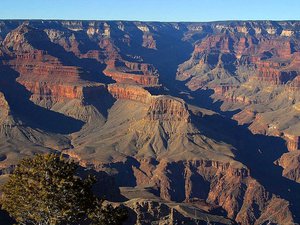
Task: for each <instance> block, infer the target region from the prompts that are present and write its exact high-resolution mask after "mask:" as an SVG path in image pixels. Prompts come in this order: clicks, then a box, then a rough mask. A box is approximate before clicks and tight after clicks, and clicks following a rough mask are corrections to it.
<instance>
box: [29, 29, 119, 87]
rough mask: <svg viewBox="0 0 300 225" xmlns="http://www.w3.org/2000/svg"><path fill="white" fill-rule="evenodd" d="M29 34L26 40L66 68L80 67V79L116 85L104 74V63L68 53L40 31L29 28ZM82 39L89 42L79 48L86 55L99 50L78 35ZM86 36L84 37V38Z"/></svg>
mask: <svg viewBox="0 0 300 225" xmlns="http://www.w3.org/2000/svg"><path fill="white" fill-rule="evenodd" d="M28 29H29V32H28V33H26V38H27V40H28V41H29V43H30V44H31V45H32V46H33V47H34V48H36V49H39V50H42V51H46V52H47V54H49V55H51V56H54V57H56V58H58V59H59V61H60V62H62V64H63V65H65V66H75V67H79V68H80V69H81V70H82V71H81V74H80V77H81V78H82V79H84V80H87V81H92V82H100V83H105V84H109V83H114V81H113V79H111V78H110V77H107V76H105V75H104V74H103V70H104V69H105V68H106V65H105V64H104V63H100V62H99V61H97V60H96V59H91V58H79V57H77V56H76V55H75V54H74V53H73V52H67V51H66V50H65V49H64V48H63V47H62V46H60V45H58V44H55V43H53V42H51V41H50V39H49V37H48V36H47V34H46V33H45V32H44V31H43V30H40V29H36V28H34V27H31V26H28ZM76 35H77V36H78V35H79V36H80V38H84V37H85V40H88V41H87V42H88V44H86V45H84V46H82V43H81V42H79V44H80V43H81V45H79V48H80V49H81V50H83V51H84V53H86V52H87V51H88V50H99V48H98V49H97V47H96V46H95V45H94V44H93V43H92V42H91V41H89V37H88V36H87V34H84V33H82V32H81V33H79V34H78V33H76ZM83 36H84V37H83Z"/></svg>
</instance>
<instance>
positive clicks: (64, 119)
mask: <svg viewBox="0 0 300 225" xmlns="http://www.w3.org/2000/svg"><path fill="white" fill-rule="evenodd" d="M0 68H1V72H0V91H1V92H3V94H4V95H5V98H6V100H7V101H8V103H9V106H10V108H11V111H12V113H13V115H14V116H15V117H16V118H18V119H20V120H21V121H22V122H23V123H25V124H24V125H26V126H29V127H32V128H35V129H42V130H44V131H48V132H53V133H60V134H70V133H73V132H76V131H79V130H80V129H81V127H82V126H83V124H84V123H83V122H82V121H79V120H76V119H74V118H71V117H68V116H65V115H63V114H61V113H57V112H54V111H51V110H47V109H45V108H43V107H40V106H38V105H35V104H34V103H33V102H31V101H30V100H29V99H30V95H31V93H30V92H28V91H27V90H26V89H25V87H23V86H22V85H21V84H19V83H18V82H17V81H16V78H17V77H18V76H19V74H18V73H17V72H16V71H15V70H13V69H11V68H10V67H9V66H3V65H0Z"/></svg>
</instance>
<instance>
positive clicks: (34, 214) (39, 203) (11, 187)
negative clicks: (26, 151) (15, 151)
mask: <svg viewBox="0 0 300 225" xmlns="http://www.w3.org/2000/svg"><path fill="white" fill-rule="evenodd" d="M77 168H78V165H77V164H76V163H75V162H73V161H71V160H65V159H63V158H62V157H61V156H59V155H55V154H45V155H41V154H39V155H36V156H35V157H33V158H25V159H23V160H22V161H21V162H20V163H19V164H18V165H17V166H16V168H15V170H14V172H13V173H12V174H11V175H10V177H9V180H8V181H7V183H6V184H4V185H3V187H2V190H1V191H2V198H1V204H2V209H3V210H5V211H7V212H8V213H9V214H10V216H11V217H13V218H14V219H15V220H16V221H17V222H18V224H21V225H62V224H79V223H78V221H82V220H85V219H87V217H88V215H89V214H92V215H94V216H92V219H93V218H95V215H97V213H101V210H100V209H101V207H102V201H101V200H98V199H97V197H96V196H95V195H94V194H93V193H92V191H91V187H92V185H93V184H94V183H95V181H96V179H95V178H94V177H92V176H89V177H87V178H86V179H82V178H80V177H79V176H76V170H77ZM95 212H96V213H95ZM102 212H111V214H109V213H106V217H110V216H111V217H114V209H113V208H109V211H107V210H106V211H105V210H104V211H103V210H102ZM101 218H102V217H101ZM112 221H118V220H113V219H112ZM94 224H96V223H94ZM99 224H100V223H99ZM111 224H118V223H111Z"/></svg>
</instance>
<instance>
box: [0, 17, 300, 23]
mask: <svg viewBox="0 0 300 225" xmlns="http://www.w3.org/2000/svg"><path fill="white" fill-rule="evenodd" d="M20 20H21V21H23V20H24V21H99V22H101V21H103V22H105V21H109V22H151V23H217V22H262V21H268V22H300V19H225V20H207V21H163V20H126V19H124V20H122V19H50V18H47V19H35V18H34V19H28V18H19V19H11V18H10V19H7V18H6V19H3V18H0V21H20Z"/></svg>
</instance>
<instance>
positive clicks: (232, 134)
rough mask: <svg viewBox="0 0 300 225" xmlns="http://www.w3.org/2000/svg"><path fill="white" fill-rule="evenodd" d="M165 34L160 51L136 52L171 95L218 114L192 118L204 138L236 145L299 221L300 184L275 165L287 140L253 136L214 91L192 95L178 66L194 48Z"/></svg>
mask: <svg viewBox="0 0 300 225" xmlns="http://www.w3.org/2000/svg"><path fill="white" fill-rule="evenodd" d="M165 32H166V33H164V34H163V35H160V36H156V37H155V38H156V40H157V44H158V50H149V49H145V48H141V47H140V46H138V45H139V44H140V43H137V44H136V46H134V49H135V50H136V49H137V51H138V52H139V54H141V55H142V56H143V57H144V58H145V59H146V60H145V61H146V62H149V63H151V64H153V65H154V66H155V67H156V68H158V70H159V74H160V77H159V80H160V83H161V84H162V85H163V86H164V87H166V88H167V89H168V94H170V95H173V96H176V97H180V98H182V99H184V100H185V101H186V102H187V103H188V104H192V105H195V106H198V107H202V108H207V109H211V110H213V111H216V112H218V113H219V114H215V115H212V116H204V117H199V116H197V117H196V116H192V122H193V124H195V125H196V126H197V127H198V129H199V130H200V131H201V132H202V134H203V135H205V136H207V137H210V138H212V139H214V140H217V141H220V142H222V141H223V142H226V143H229V144H231V145H232V146H234V147H235V149H236V151H235V154H236V159H237V160H238V161H240V162H242V163H243V164H245V165H246V166H247V167H248V168H249V170H250V175H251V176H252V177H253V178H255V179H257V180H258V181H259V182H260V183H261V184H262V185H263V186H264V187H265V188H266V189H267V191H269V192H270V193H272V194H275V195H277V196H280V197H281V198H283V199H286V200H288V201H289V202H290V204H291V210H292V212H293V214H294V215H295V216H296V218H295V220H296V222H299V220H300V218H299V217H300V184H298V183H296V182H295V181H292V180H289V179H287V178H285V177H283V176H282V168H281V167H279V166H276V165H275V164H274V161H275V160H277V159H278V158H279V157H280V156H281V155H282V154H283V153H285V152H287V147H286V144H285V141H284V140H283V139H281V138H279V137H269V136H265V135H254V134H252V133H251V132H250V131H249V130H248V129H247V127H245V126H239V125H238V124H237V122H236V121H234V120H232V119H231V117H232V116H233V115H234V114H236V113H237V112H238V111H239V110H236V111H231V112H230V111H229V112H223V111H222V110H221V109H220V107H221V105H222V102H221V101H213V99H212V98H211V95H212V94H213V91H212V90H198V91H194V92H191V91H190V90H189V89H188V88H187V87H186V86H185V82H180V81H177V80H176V72H177V68H178V65H179V64H181V63H183V62H184V61H186V60H188V58H189V57H190V54H191V53H192V50H193V47H192V44H191V43H189V42H183V41H182V40H181V39H182V35H183V32H179V31H177V30H172V28H169V29H166V31H165ZM139 35H141V34H139ZM162 36H163V38H161V37H162ZM138 40H140V38H138ZM121 49H122V47H121ZM122 51H123V52H129V53H130V49H128V48H127V47H126V46H125V47H123V49H122ZM180 93H187V94H180Z"/></svg>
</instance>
